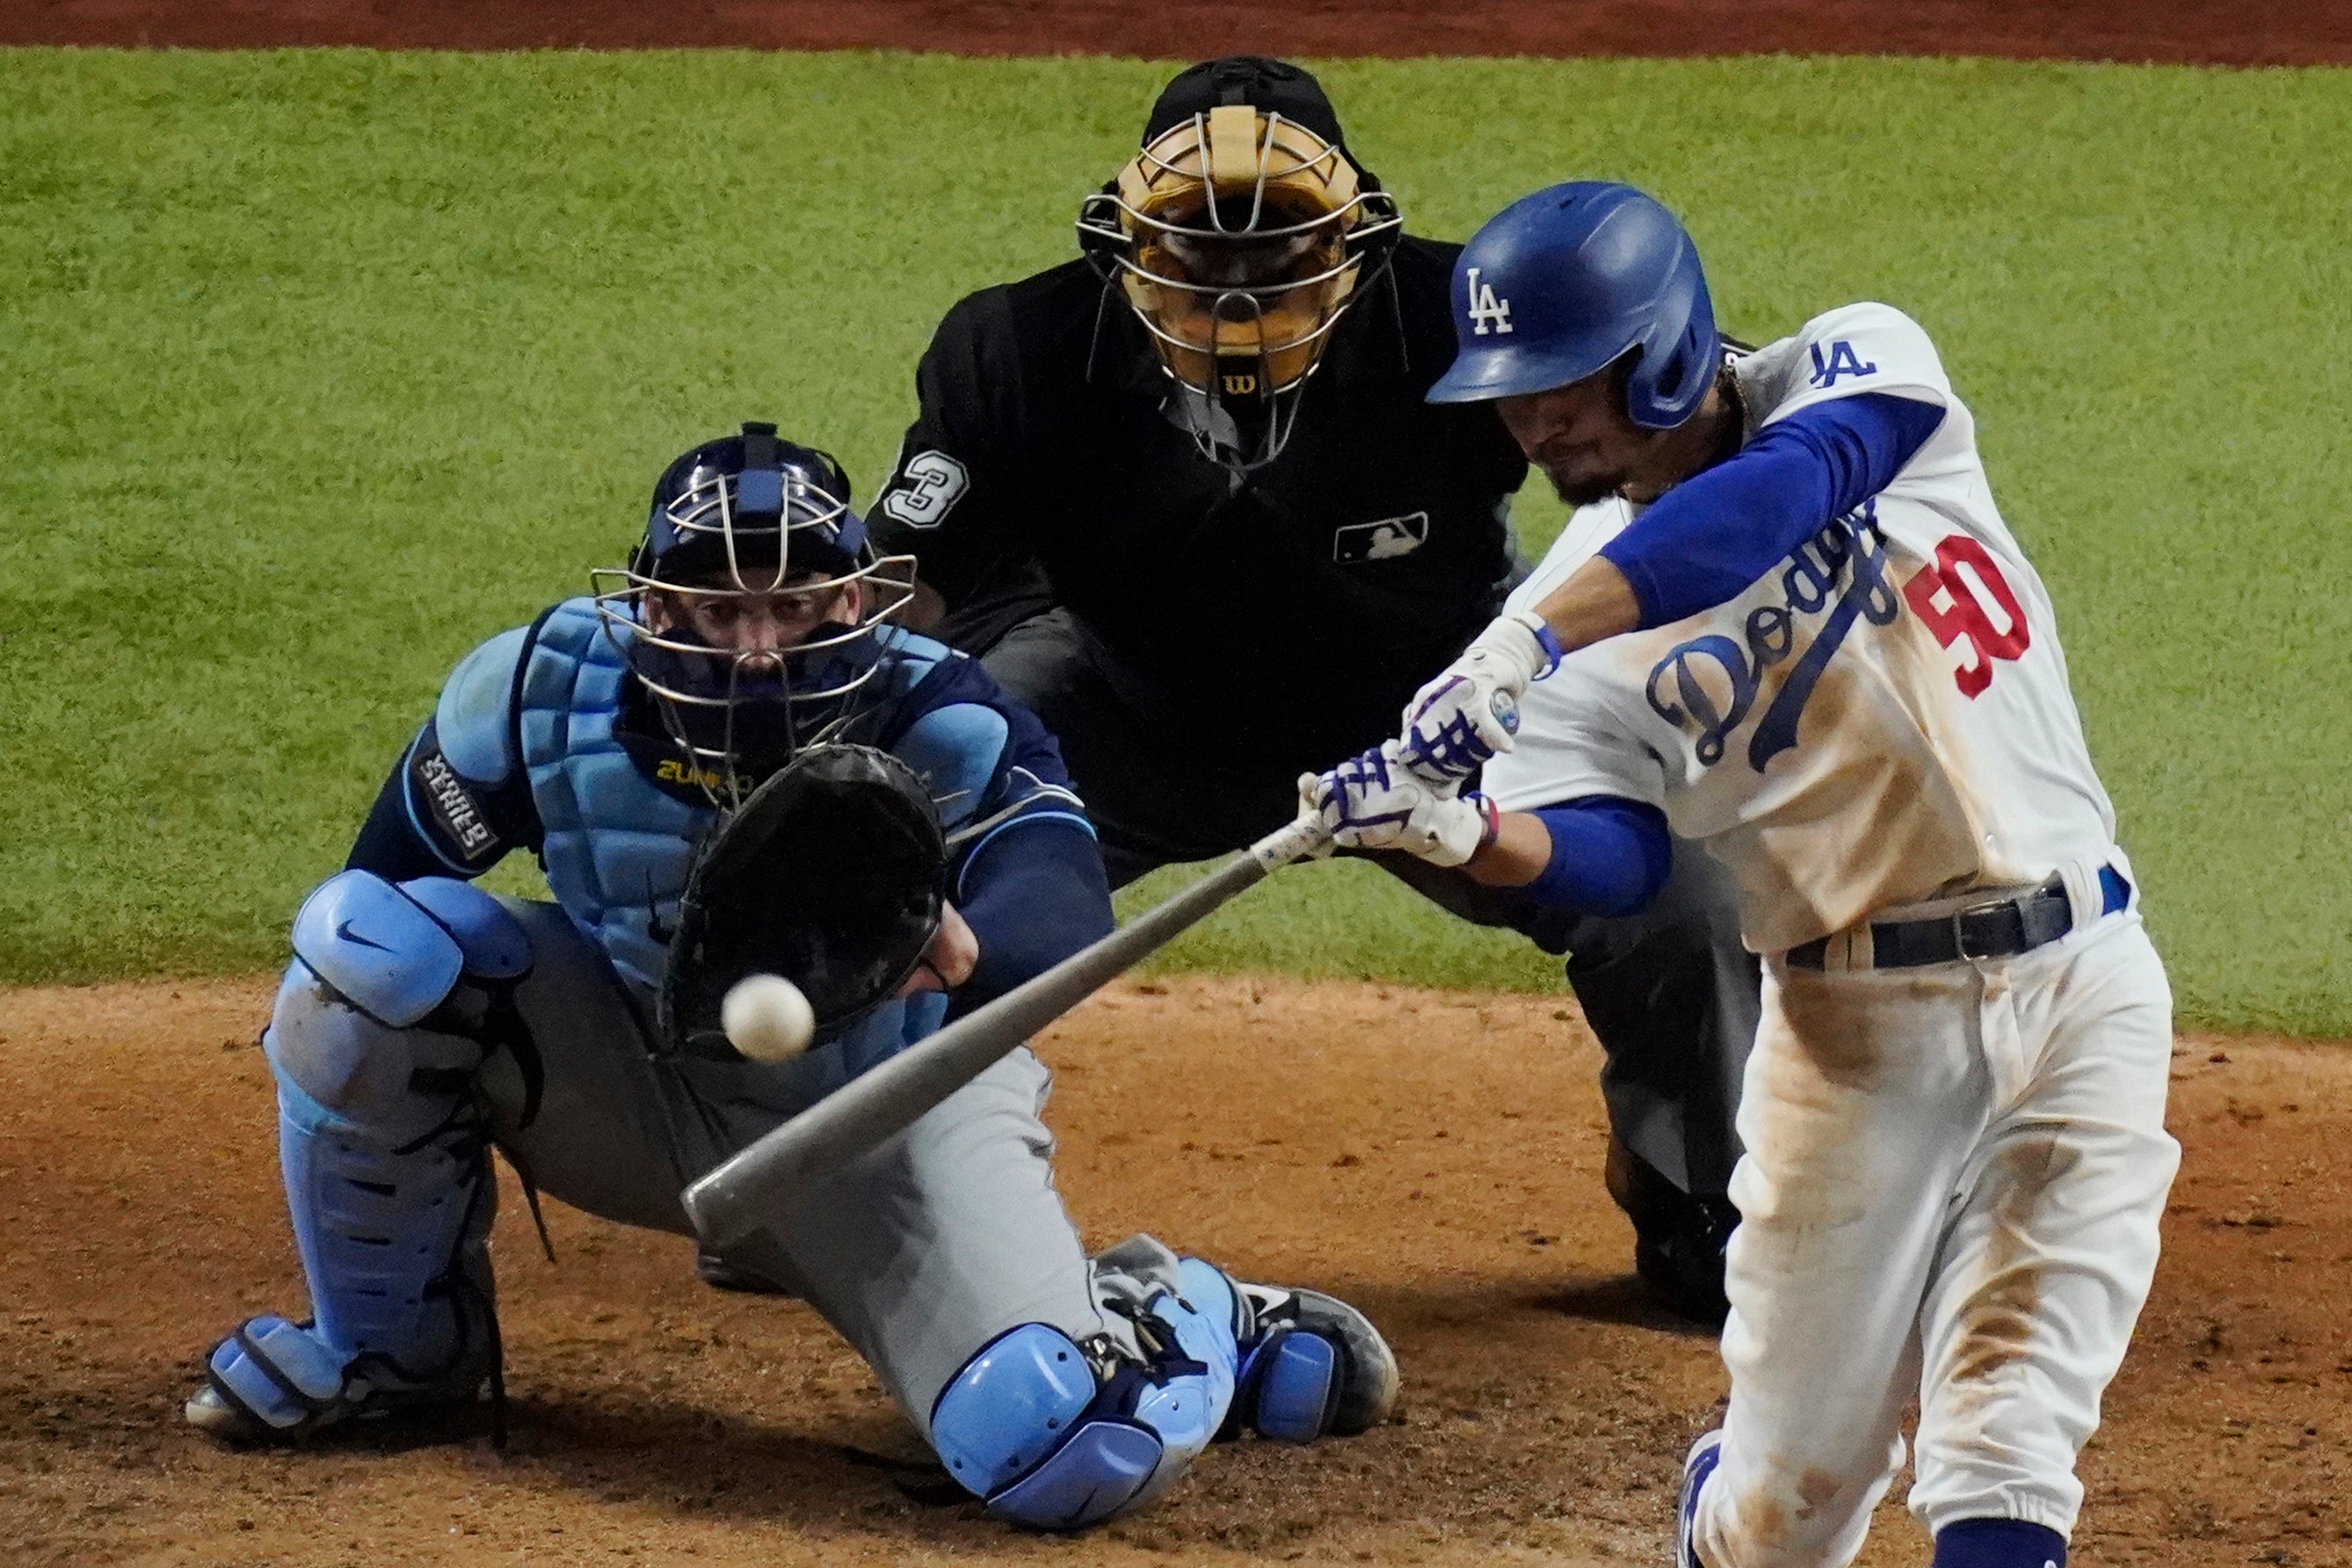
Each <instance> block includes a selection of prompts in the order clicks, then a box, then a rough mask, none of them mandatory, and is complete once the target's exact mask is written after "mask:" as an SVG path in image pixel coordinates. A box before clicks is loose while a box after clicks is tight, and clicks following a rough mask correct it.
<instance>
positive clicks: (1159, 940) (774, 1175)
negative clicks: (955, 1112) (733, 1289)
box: [685, 817, 1331, 1249]
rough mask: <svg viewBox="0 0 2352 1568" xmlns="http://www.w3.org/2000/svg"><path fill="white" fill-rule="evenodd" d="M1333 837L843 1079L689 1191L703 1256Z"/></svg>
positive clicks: (1226, 868)
mask: <svg viewBox="0 0 2352 1568" xmlns="http://www.w3.org/2000/svg"><path fill="white" fill-rule="evenodd" d="M1330 838H1331V836H1330V834H1329V833H1328V831H1326V830H1325V828H1324V826H1323V825H1322V824H1321V823H1319V822H1318V821H1316V820H1314V819H1313V818H1311V817H1303V818H1300V819H1299V820H1297V821H1295V822H1292V823H1290V824H1289V825H1287V826H1284V827H1281V828H1278V829H1276V831H1274V832H1272V833H1269V834H1267V835H1266V836H1265V837H1264V838H1261V839H1259V840H1258V841H1257V842H1256V843H1255V844H1253V845H1251V846H1250V847H1248V848H1247V849H1245V850H1244V851H1243V852H1242V853H1241V854H1239V855H1236V856H1234V858H1232V859H1231V860H1228V861H1226V862H1225V863H1224V864H1223V866H1220V867H1218V868H1216V869H1215V870H1213V871H1212V872H1210V873H1209V874H1208V875H1207V876H1206V877H1204V878H1202V879H1201V880H1200V881H1197V882H1195V883H1193V884H1192V886H1191V887H1189V888H1186V889H1184V890H1183V891H1181V892H1180V893H1177V894H1175V895H1174V896H1173V897H1171V898H1169V899H1167V900H1164V901H1162V902H1160V903H1159V904H1157V905H1155V906H1153V907H1152V908H1151V909H1149V910H1145V911H1144V912H1143V913H1142V914H1139V915H1138V916H1136V918H1135V919H1133V920H1131V921H1129V922H1128V923H1127V924H1125V925H1123V926H1121V927H1119V928H1118V930H1117V931H1112V932H1111V933H1110V934H1109V935H1108V936H1107V937H1104V938H1103V939H1102V940H1101V941H1099V942H1095V943H1094V944H1093V945H1091V946H1089V947H1086V948H1082V949H1080V950H1079V951H1078V952H1074V953H1072V954H1071V955H1070V956H1069V957H1067V958H1066V959H1064V960H1062V962H1061V963H1057V964H1055V966H1054V967H1053V968H1051V969H1049V970H1047V971H1045V973H1043V974H1040V975H1037V976H1036V977H1035V978H1034V979H1031V980H1028V981H1026V982H1024V983H1023V984H1020V985H1016V986H1014V987H1013V989H1012V990H1010V991H1008V992H1006V993H1005V994H1003V995H1002V996H999V997H998V998H996V1000H994V1001H992V1002H990V1003H988V1004H986V1005H983V1006H981V1007H978V1008H975V1009H974V1010H973V1011H971V1013H968V1014H966V1015H965V1016H963V1017H961V1018H959V1019H957V1020H956V1021H955V1022H954V1023H952V1024H950V1025H949V1026H947V1027H946V1028H944V1029H941V1030H940V1032H939V1033H938V1034H936V1035H932V1036H930V1037H929V1038H927V1039H923V1040H919V1041H917V1042H916V1043H915V1044H913V1045H911V1046H908V1047H907V1048H906V1049H905V1050H903V1051H900V1052H899V1053H898V1055H897V1056H895V1057H892V1058H889V1059H888V1060H887V1061H885V1062H883V1063H882V1064H881V1065H880V1066H878V1067H877V1068H873V1069H872V1070H870V1071H868V1072H866V1073H862V1074H860V1075H859V1076H858V1077H856V1078H855V1079H851V1080H850V1082H849V1083H848V1084H846V1085H845V1086H844V1087H843V1088H842V1089H837V1090H836V1091H835V1092H834V1093H832V1094H829V1095H827V1096H825V1097H824V1099H823V1100H818V1101H817V1102H816V1103H815V1104H814V1105H812V1106H810V1107H809V1108H808V1109H807V1110H803V1111H802V1112H801V1113H800V1114H799V1115H797V1116H795V1117H793V1119H792V1120H791V1121H787V1122H785V1123H784V1124H783V1125H782V1126H781V1127H778V1128H776V1129H775V1130H774V1131H771V1132H768V1133H765V1134H763V1135H762V1136H761V1138H760V1139H759V1140H758V1141H756V1142H752V1143H751V1144H749V1145H747V1146H746V1147H745V1148H743V1149H742V1150H740V1152H737V1153H735V1154H733V1155H731V1156H730V1157H729V1158H728V1159H726V1160H724V1161H722V1162H720V1163H719V1164H718V1165H716V1166H713V1167H712V1168H711V1169H710V1170H709V1172H708V1173H705V1174H704V1175H703V1176H702V1177H701V1178H700V1179H699V1180H698V1181H697V1182H696V1183H695V1184H693V1185H692V1186H690V1187H688V1188H687V1189H686V1198H685V1202H686V1212H687V1215H688V1218H690V1219H691V1220H693V1222H694V1228H695V1230H696V1232H697V1233H698V1235H699V1236H700V1237H701V1238H702V1241H703V1243H704V1244H705V1245H706V1246H708V1247H712V1248H714V1249H718V1248H724V1247H727V1246H728V1245H729V1244H730V1243H732V1242H736V1241H740V1240H741V1239H742V1238H743V1237H746V1236H749V1235H750V1234H751V1232H752V1231H754V1230H757V1229H759V1228H760V1226H763V1225H766V1224H769V1223H770V1222H772V1221H773V1220H774V1219H776V1218H777V1217H778V1215H779V1214H780V1213H782V1212H783V1211H784V1210H785V1209H786V1207H787V1206H788V1205H790V1204H791V1202H792V1201H793V1195H794V1194H798V1193H803V1192H806V1191H807V1190H808V1189H809V1188H810V1187H812V1186H813V1185H814V1184H815V1183H816V1182H817V1181H819V1180H821V1179H822V1178H823V1177H824V1176H825V1175H826V1174H828V1173H831V1172H835V1171H838V1170H840V1169H842V1168H843V1167H844V1166H845V1165H847V1164H848V1163H850V1162H851V1161H853V1160H856V1159H857V1158H858V1157H859V1156H861V1155H863V1154H866V1153H867V1152H871V1151H872V1150H874V1149H876V1148H878V1147H880V1146H881V1145H882V1144H883V1143H884V1142H887V1141H888V1140H889V1139H891V1138H892V1137H895V1136H896V1135H897V1134H898V1133H899V1132H901V1131H905V1130H906V1129H907V1128H908V1127H909V1126H912V1125H913V1124H914V1122H915V1121H916V1120H917V1119H918V1118H919V1117H920V1116H921V1115H922V1114H923V1113H924V1112H925V1111H927V1110H930V1109H931V1107H933V1106H935V1105H937V1104H939V1103H940V1101H941V1100H945V1099H947V1097H948V1096H950V1095H951V1094H953V1093H954V1092H955V1091H956V1090H957V1089H961V1088H962V1087H963V1086H964V1085H965V1084H967V1083H970V1082H971V1080H972V1079H974V1078H977V1077H978V1076H979V1075H980V1074H981V1073H982V1072H984V1071H986V1070H987V1069H988V1068H989V1067H990V1066H992V1064H993V1063H995V1062H996V1061H997V1059H998V1058H1002V1057H1003V1056H1004V1055H1005V1054H1006V1053H1007V1052H1009V1051H1011V1050H1012V1049H1013V1047H1016V1046H1018V1045H1020V1044H1021V1043H1022V1042H1023V1041H1024V1040H1026V1039H1027V1038H1029V1037H1031V1036H1032V1035H1034V1034H1035V1033H1036V1032H1037V1031H1038V1030H1040V1029H1042V1028H1044V1027H1045V1026H1046V1025H1048V1024H1050V1023H1052V1022H1053V1021H1054V1020H1055V1019H1056V1018H1058V1017H1060V1016H1062V1015H1063V1014H1065V1013H1066V1012H1068V1011H1069V1010H1070V1009H1071V1008H1073V1007H1075V1006H1076V1005H1078V1004H1079V1003H1081V1002H1083V1001H1085V1000H1086V999H1087V997H1089V996H1091V995H1093V994H1095V993H1096V992H1097V991H1099V990H1101V989H1102V988H1103V986H1105V985H1106V984H1109V983H1110V982H1111V981H1112V980H1114V979H1116V978H1117V977H1118V975H1119V974H1120V973H1123V972H1124V971H1126V970H1128V969H1130V968H1132V967H1133V966H1134V965H1135V964H1137V963H1139V962H1141V961H1142V960H1143V959H1144V958H1145V957H1147V956H1148V955H1150V953H1151V952H1155V951H1157V950H1158V949H1159V948H1160V947H1162V946H1164V945H1166V944H1167V943H1168V942H1170V941H1171V940H1173V939H1174V938H1175V937H1176V936H1177V935H1178V934H1179V933H1181V932H1182V931H1184V930H1185V929H1186V928H1188V927H1190V926H1192V925H1194V924H1197V923H1198V922H1199V921H1201V920H1202V919H1203V918H1204V917H1205V916H1207V915H1208V914H1209V913H1210V912H1211V911H1212V910H1215V909H1216V908H1217V907H1218V906H1219V905H1221V904H1223V903H1224V902H1225V901H1226V900H1229V899H1231V898H1233V897H1234V895H1235V894H1236V893H1239V892H1241V891H1243V890H1244V889H1248V888H1251V887H1254V886H1255V885H1256V884H1257V883H1259V882H1261V881H1263V880H1265V878H1266V876H1267V875H1268V874H1269V873H1270V872H1272V871H1273V870H1275V868H1277V867H1280V866H1286V865H1288V864H1289V863H1290V862H1291V861H1293V860H1297V859H1298V858H1301V857H1303V856H1307V855H1311V854H1313V853H1315V852H1316V851H1317V850H1318V849H1320V848H1322V847H1324V846H1325V845H1327V844H1328V843H1329V842H1330Z"/></svg>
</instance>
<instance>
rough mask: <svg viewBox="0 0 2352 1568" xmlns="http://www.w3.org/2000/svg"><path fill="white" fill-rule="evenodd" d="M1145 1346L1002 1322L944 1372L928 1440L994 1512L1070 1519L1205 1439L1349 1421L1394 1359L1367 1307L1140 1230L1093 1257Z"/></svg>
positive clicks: (1131, 1493)
mask: <svg viewBox="0 0 2352 1568" xmlns="http://www.w3.org/2000/svg"><path fill="white" fill-rule="evenodd" d="M1096 1272H1097V1287H1098V1289H1100V1291H1101V1294H1102V1296H1103V1298H1104V1300H1105V1304H1106V1306H1108V1308H1110V1310H1114V1311H1117V1312H1118V1313H1119V1314H1120V1315H1121V1316H1123V1317H1126V1318H1127V1319H1129V1321H1131V1322H1132V1323H1133V1324H1134V1325H1135V1330H1136V1341H1137V1343H1138V1345H1139V1349H1140V1350H1141V1352H1142V1356H1143V1359H1142V1360H1141V1361H1137V1360H1135V1359H1133V1358H1131V1357H1129V1356H1128V1355H1126V1354H1125V1353H1124V1352H1122V1351H1121V1350H1119V1349H1118V1347H1117V1346H1116V1345H1114V1344H1112V1343H1111V1342H1109V1341H1108V1336H1102V1337H1099V1338H1098V1339H1097V1341H1095V1342H1089V1343H1087V1344H1080V1343H1079V1342H1076V1341H1075V1340H1073V1339H1071V1338H1070V1337H1069V1336H1068V1335H1067V1334H1066V1333H1064V1332H1063V1331H1061V1330H1060V1329H1057V1328H1055V1327H1053V1326H1051V1325H1049V1324H1045V1323H1024V1324H1023V1325H1021V1326H1020V1327H1019V1328H1016V1329H1013V1330H1012V1331H1009V1332H1006V1333H1003V1334H1001V1335H999V1336H998V1337H997V1338H996V1339H994V1340H992V1341H991V1342H989V1343H988V1344H987V1345H985V1346H983V1347H982V1350H981V1351H980V1352H979V1353H978V1354H977V1355H975V1356H973V1357H972V1358H971V1361H969V1362H967V1363H965V1364H964V1366H963V1369H962V1370H961V1372H959V1373H956V1375H955V1376H954V1377H953V1378H951V1379H950V1380H949V1383H948V1385H947V1387H946V1388H945V1389H944V1390H942V1391H941V1392H940V1397H939V1400H938V1402H937V1403H936V1404H935V1405H933V1406H932V1410H931V1443H932V1446H933V1447H935V1448H937V1449H938V1451H939V1455H940V1459H941V1461H942V1462H944V1463H945V1464H946V1466H947V1468H948V1473H949V1474H950V1475H952V1476H953V1477H954V1478H955V1479H957V1480H958V1481H960V1482H961V1483H962V1484H963V1485H964V1486H965V1487H967V1488H969V1489H971V1491H973V1492H975V1493H977V1494H978V1495H979V1496H981V1497H982V1498H984V1499H985V1500H987V1502H988V1508H989V1511H990V1512H992V1513H994V1514H997V1515H998V1516H1000V1517H1002V1518H1004V1519H1008V1520H1011V1521H1013V1522H1015V1523H1019V1524H1025V1525H1028V1526H1030V1527H1032V1528H1033V1529H1039V1530H1077V1529H1083V1528H1084V1527H1086V1526H1087V1525H1091V1524H1097V1523H1099V1522H1101V1521H1104V1520H1106V1519H1108V1518H1110V1517H1111V1516H1113V1515H1114V1514H1118V1513H1121V1512H1124V1511H1126V1510H1129V1509H1132V1508H1135V1507H1138V1506H1139V1505H1141V1504H1143V1503H1145V1502H1148V1501H1149V1500H1151V1499H1152V1498H1154V1497H1156V1496H1158V1495H1159V1494H1160V1492H1161V1491H1163V1490H1165V1489H1167V1488H1168V1487H1169V1486H1170V1485H1171V1484H1172V1483H1173V1482H1174V1481H1175V1479H1177V1478H1178V1477H1179V1476H1181V1475H1182V1474H1183V1472H1184V1470H1185V1468H1187V1467H1189V1466H1190V1465H1191V1464H1192V1461H1193V1460H1194V1459H1195V1458H1199V1456H1200V1454H1201V1451H1202V1449H1203V1448H1205V1447H1208V1445H1209V1443H1210V1442H1211V1441H1212V1440H1213V1439H1214V1438H1216V1437H1218V1436H1223V1435H1231V1434H1233V1433H1234V1432H1237V1431H1238V1430H1239V1429H1240V1428H1242V1427H1244V1426H1247V1427H1250V1428H1252V1429H1253V1430H1255V1431H1256V1432H1257V1433H1258V1434H1259V1435H1260V1436H1266V1437H1273V1438H1276V1439H1279V1440H1282V1441H1286V1442H1297V1443H1305V1442H1310V1441H1312V1440H1313V1439H1315V1438H1317V1437H1320V1436H1325V1435H1326V1434H1331V1433H1337V1434H1340V1435H1352V1434H1353V1433H1356V1432H1360V1431H1362V1430H1363V1429H1364V1427H1365V1426H1369V1425H1370V1423H1371V1422H1372V1421H1374V1420H1377V1419H1379V1418H1381V1416H1382V1415H1386V1413H1387V1411H1388V1409H1389V1407H1390V1405H1391V1404H1392V1403H1393V1402H1394V1398H1395V1392H1396V1382H1397V1379H1396V1365H1395V1362H1394V1359H1393V1358H1392V1357H1391V1355H1390V1354H1389V1351H1388V1347H1387V1345H1386V1344H1385V1343H1384V1342H1381V1338H1380V1336H1379V1334H1378V1333H1377V1332H1375V1331H1373V1330H1372V1328H1371V1325H1370V1322H1368V1321H1365V1320H1364V1319H1363V1317H1362V1315H1361V1314H1360V1313H1358V1312H1356V1311H1355V1310H1354V1309H1352V1308H1349V1307H1347V1306H1345V1305H1344V1304H1342V1303H1340V1302H1338V1301H1335V1300H1331V1299H1330V1298H1328V1297H1318V1296H1314V1295H1312V1293H1307V1292H1297V1291H1288V1290H1278V1289H1265V1288H1263V1287H1257V1286H1244V1285H1238V1284H1236V1283H1235V1282H1234V1280H1232V1279H1229V1278H1227V1277H1226V1276H1225V1274H1224V1273H1223V1271H1222V1270H1220V1269H1218V1268H1214V1267H1213V1266H1212V1265H1210V1264H1207V1263H1204V1262H1202V1260H1201V1259H1199V1258H1183V1259H1181V1261H1180V1260H1179V1259H1177V1258H1176V1257H1175V1256H1174V1255H1173V1254H1172V1253H1171V1252H1169V1251H1168V1250H1167V1248H1165V1247H1161V1246H1160V1244H1159V1243H1158V1242H1156V1241H1153V1240H1152V1239H1151V1238H1150V1237H1134V1238H1133V1239H1131V1240H1129V1241H1128V1242H1125V1243H1123V1244H1121V1245H1120V1246H1119V1247H1116V1248H1114V1249H1112V1250H1111V1251H1110V1252H1108V1253H1105V1254H1104V1255H1103V1256H1102V1257H1101V1258H1098V1259H1097V1261H1096Z"/></svg>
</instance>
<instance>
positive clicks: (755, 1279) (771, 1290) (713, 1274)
mask: <svg viewBox="0 0 2352 1568" xmlns="http://www.w3.org/2000/svg"><path fill="white" fill-rule="evenodd" d="M694 1274H695V1278H696V1279H699V1280H701V1281H702V1282H703V1283H704V1284H705V1285H708V1286H709V1287H710V1288H711V1289H713V1290H732V1291H734V1292H735V1293H737V1294H738V1295H743V1296H781V1297H784V1298H786V1299H788V1300H789V1299H791V1298H793V1297H796V1296H798V1295H799V1294H800V1292H799V1291H797V1290H795V1289H793V1288H792V1287H791V1286H789V1285H782V1284H779V1283H777V1282H776V1281H775V1280H773V1279H769V1278H768V1277H767V1276H766V1275H764V1274H761V1273H760V1272H758V1271H757V1270H755V1269H751V1268H744V1267H743V1266H742V1265H741V1264H739V1263H730V1262H729V1261H728V1260H727V1259H726V1258H721V1257H719V1254H717V1253H715V1252H713V1251H711V1250H710V1249H709V1247H696V1248H695V1249H694Z"/></svg>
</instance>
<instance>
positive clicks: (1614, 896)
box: [1519, 795, 1674, 915]
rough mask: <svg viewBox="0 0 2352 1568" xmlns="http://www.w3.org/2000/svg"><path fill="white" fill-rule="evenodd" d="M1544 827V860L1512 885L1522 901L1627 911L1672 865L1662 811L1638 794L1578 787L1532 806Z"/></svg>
mask: <svg viewBox="0 0 2352 1568" xmlns="http://www.w3.org/2000/svg"><path fill="white" fill-rule="evenodd" d="M1534 816H1536V818H1537V820H1538V821H1540V822H1541V823H1542V824H1543V825H1544V828H1545V830H1546V831H1547V832H1549V834H1550V835H1551V861H1550V863H1549V865H1547V866H1545V868H1544V869H1543V874H1542V875H1541V876H1539V877H1538V878H1537V879H1535V880H1534V881H1533V882H1531V883H1529V884H1528V886H1527V887H1525V888H1523V889H1519V892H1520V896H1521V897H1522V898H1524V899H1525V900H1528V902H1529V903H1532V904H1535V905H1538V906H1539V907H1542V908H1546V909H1570V910H1575V911H1577V912H1578V913H1579V914H1588V915H1630V914H1633V913H1634V912H1635V911H1637V910H1641V909H1642V908H1643V907H1644V906H1645V905H1647V904H1648V903H1649V901H1650V900H1652V899H1654V898H1656V897H1657V896H1658V889H1661V888H1663V887H1664V886H1665V885H1666V874H1667V873H1668V872H1669V871H1670V870H1672V869H1673V868H1674V838H1673V836H1672V835H1671V834H1669V833H1668V832H1667V830H1666V817H1665V814H1664V812H1662V811H1660V810H1659V809H1658V808H1657V807H1656V806H1654V805H1647V804H1646V803H1644V802H1642V801H1634V800H1625V799H1622V798H1621V797H1619V796H1616V795H1582V796H1580V797H1579V798H1577V799H1575V800H1570V801H1563V802H1561V803H1560V804H1559V805H1547V806H1544V807H1542V808H1540V809H1538V811H1536V812H1535V813H1534Z"/></svg>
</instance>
